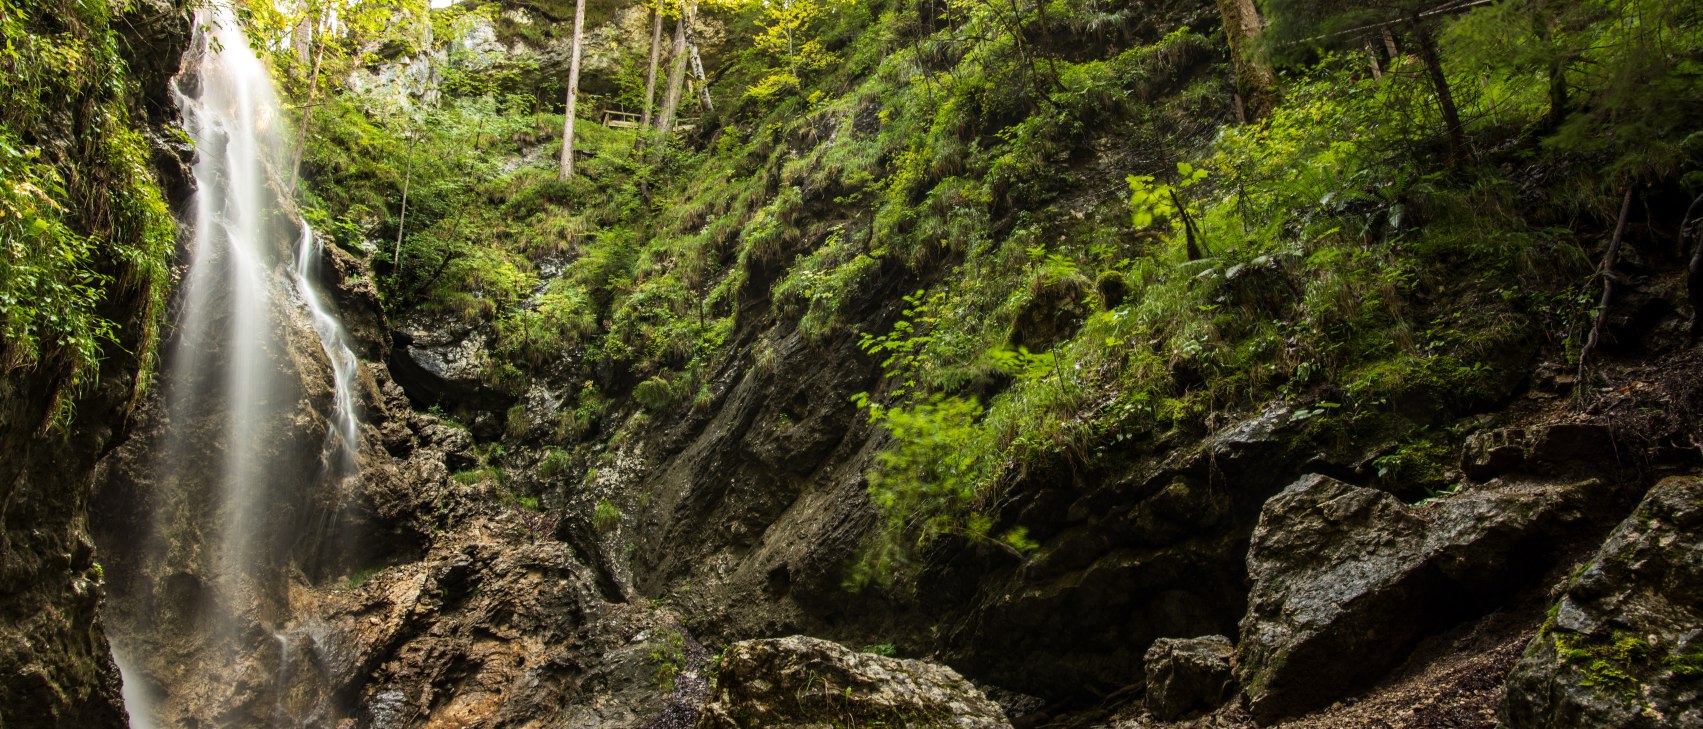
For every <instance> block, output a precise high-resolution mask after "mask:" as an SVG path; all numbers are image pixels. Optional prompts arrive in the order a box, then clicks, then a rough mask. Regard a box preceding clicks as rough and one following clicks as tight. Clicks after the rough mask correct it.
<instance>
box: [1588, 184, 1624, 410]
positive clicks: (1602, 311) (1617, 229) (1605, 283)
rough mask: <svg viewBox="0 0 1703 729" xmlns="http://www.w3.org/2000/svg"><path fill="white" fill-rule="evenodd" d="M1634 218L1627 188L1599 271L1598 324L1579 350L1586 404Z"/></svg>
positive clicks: (1596, 323) (1595, 324) (1593, 326)
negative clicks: (1622, 245)
mask: <svg viewBox="0 0 1703 729" xmlns="http://www.w3.org/2000/svg"><path fill="white" fill-rule="evenodd" d="M1631 216H1632V188H1630V187H1628V188H1626V197H1625V199H1624V200H1622V201H1621V203H1620V220H1619V222H1616V223H1615V224H1614V238H1613V239H1611V240H1610V241H1609V242H1608V252H1607V253H1604V254H1603V257H1602V268H1601V269H1600V270H1598V271H1597V273H1598V274H1599V275H1601V276H1602V301H1600V302H1599V303H1598V304H1597V318H1596V322H1595V323H1593V324H1591V333H1590V336H1589V337H1587V338H1586V339H1585V346H1584V347H1583V348H1581V349H1580V350H1579V379H1578V384H1577V385H1575V387H1578V388H1579V397H1580V402H1581V403H1583V402H1584V394H1585V393H1586V392H1588V391H1589V387H1590V381H1589V380H1586V379H1585V375H1586V373H1587V370H1586V367H1587V366H1589V360H1590V358H1591V353H1592V352H1595V351H1596V349H1597V342H1598V341H1599V340H1600V339H1601V338H1602V328H1603V324H1605V323H1607V322H1608V305H1609V304H1611V303H1613V301H1614V279H1615V277H1616V276H1617V275H1618V274H1616V273H1615V272H1614V264H1615V263H1617V262H1618V261H1619V260H1620V241H1621V240H1623V239H1625V238H1626V221H1627V219H1628V218H1630V217H1631Z"/></svg>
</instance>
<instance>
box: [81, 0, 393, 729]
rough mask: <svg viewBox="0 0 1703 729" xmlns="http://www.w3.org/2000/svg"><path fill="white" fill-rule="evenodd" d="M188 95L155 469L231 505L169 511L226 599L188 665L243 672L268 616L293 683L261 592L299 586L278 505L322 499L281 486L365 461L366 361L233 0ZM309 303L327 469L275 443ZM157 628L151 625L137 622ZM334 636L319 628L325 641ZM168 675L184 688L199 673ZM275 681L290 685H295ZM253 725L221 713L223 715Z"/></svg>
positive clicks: (303, 507) (142, 695)
mask: <svg viewBox="0 0 1703 729" xmlns="http://www.w3.org/2000/svg"><path fill="white" fill-rule="evenodd" d="M177 94H178V102H179V104H180V106H181V108H182V110H183V126H184V129H185V131H187V132H188V134H189V136H190V138H191V139H192V140H193V141H194V143H195V148H196V155H197V157H196V162H195V165H194V176H195V180H196V185H197V192H196V194H195V197H194V199H193V203H192V206H193V207H192V211H191V212H190V213H189V214H188V215H187V216H186V220H185V221H184V222H185V223H186V225H187V227H188V228H189V230H190V231H191V232H192V233H193V238H192V239H191V241H190V243H189V255H190V260H189V267H188V270H187V272H186V274H185V276H184V280H183V282H182V286H183V289H182V291H181V298H180V299H179V302H180V303H179V307H178V320H177V322H176V328H175V335H174V339H173V344H172V349H171V350H170V356H169V357H168V358H167V360H166V361H167V367H166V369H165V371H164V372H163V373H162V374H163V380H164V382H165V389H164V392H165V403H164V404H165V412H166V425H165V428H164V433H163V435H162V437H161V444H160V451H159V458H158V461H159V467H158V469H157V470H158V474H157V477H158V480H159V483H160V484H162V487H164V486H165V485H170V484H177V483H184V482H199V483H207V484H209V485H212V484H216V488H209V489H207V492H206V495H207V496H208V497H216V499H217V502H218V503H217V507H216V508H214V509H200V510H197V509H195V508H193V507H185V506H183V505H182V504H175V505H173V507H172V508H174V509H176V511H175V512H173V513H172V514H170V515H168V516H163V517H158V518H159V519H160V521H161V522H162V523H164V525H163V526H161V527H160V528H162V529H165V530H167V531H172V530H176V531H174V532H173V533H174V534H177V533H183V532H187V533H189V534H191V536H190V537H187V538H181V539H179V540H178V541H177V542H176V543H180V544H181V543H188V544H196V545H198V546H197V549H199V550H201V551H202V552H203V553H204V554H205V556H204V557H199V558H194V557H191V558H189V559H191V560H192V561H193V562H194V563H195V564H197V565H200V566H199V567H198V568H196V569H197V571H198V572H199V573H200V574H201V575H202V579H203V580H204V581H205V582H206V583H207V585H208V587H210V588H211V590H212V593H211V594H212V595H213V598H212V599H211V601H210V602H205V603H204V604H202V605H200V606H198V607H195V608H194V609H195V610H206V611H207V612H208V613H209V614H207V615H205V616H204V619H203V620H202V621H201V622H200V625H202V626H203V627H201V628H199V629H198V630H199V631H201V632H202V633H203V634H202V635H201V636H199V638H198V641H197V642H198V644H199V645H201V646H203V648H201V649H200V653H201V654H207V655H200V656H199V658H202V659H204V660H203V661H202V662H204V663H205V665H202V666H190V667H187V668H183V669H180V670H185V671H187V674H188V676H187V682H188V683H191V684H197V685H202V686H209V685H211V686H218V685H219V684H220V682H221V679H220V676H226V677H228V676H230V675H232V674H231V671H232V670H234V669H232V668H231V667H232V666H235V665H239V664H241V662H243V661H245V660H252V659H253V657H254V656H255V655H259V654H257V653H255V651H256V648H255V646H254V645H252V643H253V641H252V639H251V636H252V635H253V628H255V627H257V625H258V626H259V627H263V628H264V629H266V630H268V631H270V632H271V633H272V634H273V635H275V636H277V637H276V640H277V641H278V646H280V647H278V648H276V649H275V651H276V653H277V656H276V657H275V660H276V661H277V662H278V663H279V664H280V665H277V666H276V667H275V668H276V672H277V673H278V675H279V676H280V677H281V679H280V680H282V677H283V676H286V675H287V670H288V669H290V668H291V666H290V663H291V661H292V660H293V658H292V655H291V651H290V650H289V643H288V639H287V637H286V636H285V635H284V634H282V633H278V632H277V630H278V629H280V628H281V627H282V625H280V624H282V623H284V622H285V621H286V620H289V621H290V622H295V621H294V620H293V618H296V617H299V616H293V615H288V614H287V613H288V612H289V609H285V610H284V612H285V613H286V614H284V615H280V614H279V612H280V611H279V609H277V608H276V607H275V606H262V605H260V604H258V603H260V602H262V597H261V596H268V595H272V596H275V595H282V594H287V593H288V589H287V587H286V586H284V585H283V584H282V581H283V580H285V579H288V578H287V574H288V572H289V569H288V567H287V565H286V564H285V560H286V559H287V558H286V557H284V556H282V555H280V554H278V553H277V545H278V543H279V542H278V534H279V531H278V530H279V527H278V519H279V513H280V512H284V513H298V512H301V513H305V512H309V511H312V510H313V509H315V508H323V505H321V506H319V507H315V506H314V505H312V504H307V503H293V502H289V501H287V499H289V498H291V497H290V496H288V493H296V492H301V493H307V492H309V490H303V489H299V488H298V489H296V492H284V491H278V490H276V489H277V488H278V486H279V483H278V482H279V481H280V479H288V478H290V477H289V476H288V475H284V474H289V473H299V472H302V471H307V472H317V473H318V478H319V479H321V480H323V481H326V482H331V481H335V480H338V479H346V478H349V477H352V476H354V475H356V474H357V473H358V468H359V464H358V458H357V454H358V452H359V447H358V429H359V418H360V414H359V412H358V409H357V398H356V381H357V376H358V363H357V360H356V357H355V354H354V352H353V351H352V350H351V348H350V346H349V337H348V335H347V333H346V332H345V331H344V328H343V325H342V323H341V321H340V320H339V318H338V316H337V314H336V312H335V311H334V310H333V309H332V308H331V307H330V306H329V305H328V303H329V296H328V293H327V291H325V289H324V285H323V283H322V281H321V280H320V279H321V273H322V271H323V270H324V268H325V260H324V257H325V252H324V248H323V244H322V242H321V241H320V239H319V237H318V236H316V235H315V234H314V231H313V229H312V228H311V227H309V226H308V225H307V224H306V222H305V221H302V220H300V219H299V218H294V215H293V213H286V211H288V210H292V209H293V206H292V204H291V203H290V198H292V197H293V194H292V193H293V191H292V190H289V189H287V186H288V183H287V182H286V180H287V179H289V177H290V175H287V174H279V172H280V171H281V170H284V169H285V167H284V166H283V160H285V159H287V155H286V154H285V153H284V152H285V150H286V145H285V141H284V140H285V134H284V133H285V131H286V130H285V128H284V127H285V125H286V124H287V122H286V120H285V118H284V116H283V114H282V111H281V107H280V106H279V103H278V95H277V93H276V91H275V90H274V88H273V83H272V79H271V76H270V74H269V73H268V70H267V68H266V66H265V65H264V64H263V63H262V62H261V60H260V59H259V58H257V57H256V55H255V54H254V52H253V50H252V49H251V48H250V46H249V43H248V39H247V38H246V37H245V36H244V34H243V32H242V30H241V29H240V27H239V26H238V25H237V22H236V20H235V17H234V15H233V11H232V9H231V7H230V6H229V5H228V4H214V5H212V6H209V7H208V9H207V10H206V11H204V12H203V13H202V14H201V15H200V17H199V18H198V24H197V32H196V43H195V46H194V48H193V50H192V51H191V56H190V58H189V65H188V68H187V70H186V71H185V73H184V75H183V77H181V78H180V79H179V81H178V89H177ZM292 218H294V219H292ZM292 241H293V243H294V245H291V243H292ZM292 293H293V294H294V295H293V296H292V295H291V294H292ZM304 308H305V310H306V311H305V314H306V317H305V318H306V320H307V321H308V322H309V323H310V325H311V327H312V329H313V331H314V333H315V334H316V335H317V337H318V341H319V344H320V346H321V347H322V348H323V350H324V353H325V356H326V358H327V359H328V360H329V362H330V365H331V367H330V369H331V375H332V380H333V382H332V383H331V384H332V388H333V392H334V395H335V397H334V402H333V403H332V406H331V408H330V409H329V411H328V412H327V413H326V415H325V417H326V419H327V422H326V423H325V427H326V434H325V441H324V446H323V448H322V451H321V453H320V466H319V467H318V468H317V469H304V468H303V466H304V464H300V463H280V459H288V458H292V457H293V456H291V455H289V454H290V453H291V452H290V451H288V450H286V449H282V448H281V447H280V445H279V443H278V442H277V441H278V438H279V433H281V432H287V431H288V430H289V428H290V427H291V426H292V422H291V420H290V418H292V417H295V415H294V414H293V413H295V412H299V401H300V394H299V393H300V391H301V384H300V379H299V378H300V377H301V376H302V374H301V373H299V372H298V371H296V370H297V369H299V367H296V366H292V365H291V358H290V356H289V348H288V347H287V344H288V343H287V341H286V339H287V338H288V337H289V332H290V325H291V323H292V322H297V321H301V318H302V316H301V315H302V313H304V312H302V309H304ZM291 378H297V380H296V381H295V382H292V381H291ZM322 392H323V391H322ZM190 454H213V455H211V456H210V457H199V458H196V457H190ZM297 460H299V459H297ZM209 470H213V471H214V472H211V473H210V472H208V471H209ZM281 494H284V495H281ZM281 506H282V507H283V508H282V509H281V508H280V507H281ZM184 514H194V515H199V516H198V517H197V518H199V519H200V520H201V521H200V522H198V523H192V524H188V525H187V529H186V528H185V525H184V524H183V521H184V520H185V517H184V516H183V515H184ZM207 522H211V523H207ZM203 535H204V536H203ZM286 536H287V535H286ZM178 549H179V550H180V551H181V548H178ZM146 599H148V600H153V599H154V597H153V596H146ZM165 602H167V603H169V600H167V601H165ZM144 612H146V611H144ZM154 627H155V626H151V625H148V624H146V623H144V624H142V625H139V626H132V630H140V631H144V632H145V631H149V630H151V629H153V628H154ZM321 638H322V637H321V636H314V641H313V644H314V645H318V644H319V643H320V641H321ZM140 650H142V649H141V648H139V647H138V648H133V647H131V646H128V645H126V644H125V642H124V641H121V640H116V639H115V640H114V652H115V654H116V655H115V657H116V658H118V659H119V661H118V662H119V665H120V666H121V667H122V669H123V670H122V673H123V675H124V679H125V683H126V686H125V692H124V696H125V702H126V705H127V707H128V709H129V711H130V714H131V716H132V720H131V726H132V729H144V728H150V727H153V726H154V725H155V724H156V723H157V722H156V720H155V717H158V716H160V715H161V714H160V710H161V709H164V708H166V707H165V706H157V705H155V704H156V703H160V704H164V703H167V702H170V698H159V699H155V698H151V692H150V691H144V690H142V689H141V685H143V684H144V683H146V682H147V680H148V679H151V678H154V679H157V677H145V676H143V675H142V674H141V667H142V666H143V665H145V664H146V661H143V660H140V659H142V658H143V657H144V656H143V655H142V654H135V655H126V653H127V652H133V651H140ZM157 680H166V679H157ZM171 681H172V682H173V683H175V684H178V685H181V684H183V683H184V682H185V681H186V677H185V676H181V675H180V676H177V677H175V678H173V679H171ZM132 684H136V685H134V686H133V685H132ZM224 688H225V689H226V690H237V689H234V688H232V687H230V686H228V685H226V686H225V687H224ZM274 690H275V692H276V693H277V694H279V695H282V694H283V692H284V690H285V687H283V686H280V687H276V688H275V689H274ZM278 714H279V715H286V714H287V712H284V711H283V710H279V712H278ZM243 721H244V720H242V719H231V720H224V719H221V720H220V721H219V723H218V724H217V725H218V726H239V725H242V722H243ZM275 721H276V720H275ZM230 722H236V723H230Z"/></svg>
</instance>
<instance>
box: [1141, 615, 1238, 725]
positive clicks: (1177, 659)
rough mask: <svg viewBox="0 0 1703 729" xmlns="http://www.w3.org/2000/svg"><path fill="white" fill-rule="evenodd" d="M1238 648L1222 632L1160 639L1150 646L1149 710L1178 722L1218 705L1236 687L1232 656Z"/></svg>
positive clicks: (1147, 658)
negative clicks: (1231, 665)
mask: <svg viewBox="0 0 1703 729" xmlns="http://www.w3.org/2000/svg"><path fill="white" fill-rule="evenodd" d="M1235 655H1236V647H1235V646H1233V645H1231V644H1230V639H1229V638H1226V637H1224V636H1222V635H1208V636H1205V637H1201V638H1160V639H1159V640H1156V641H1153V647H1151V648H1148V649H1147V657H1146V667H1147V700H1146V703H1147V711H1148V712H1149V713H1151V714H1153V716H1154V718H1157V719H1161V720H1164V721H1175V720H1177V719H1181V718H1183V717H1184V716H1187V715H1188V714H1189V713H1191V712H1194V711H1200V710H1207V711H1210V710H1212V709H1216V708H1218V706H1219V705H1221V704H1223V703H1224V701H1225V700H1226V699H1228V698H1229V697H1230V694H1231V693H1232V690H1233V688H1234V686H1235V682H1234V679H1232V678H1231V676H1230V659H1231V658H1232V657H1234V656H1235Z"/></svg>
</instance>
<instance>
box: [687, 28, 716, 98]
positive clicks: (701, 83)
mask: <svg viewBox="0 0 1703 729" xmlns="http://www.w3.org/2000/svg"><path fill="white" fill-rule="evenodd" d="M689 47H690V48H691V49H692V75H693V76H694V77H696V78H697V79H698V101H699V102H701V103H702V104H703V105H704V111H705V112H706V113H707V112H711V111H715V105H714V104H713V103H711V101H710V80H709V79H708V78H706V77H705V76H704V59H702V58H699V57H698V44H696V43H692V44H690V46H689Z"/></svg>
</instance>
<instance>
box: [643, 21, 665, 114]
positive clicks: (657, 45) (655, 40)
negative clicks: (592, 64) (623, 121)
mask: <svg viewBox="0 0 1703 729" xmlns="http://www.w3.org/2000/svg"><path fill="white" fill-rule="evenodd" d="M661 60H662V0H655V1H654V2H653V3H652V4H651V6H650V68H649V69H648V70H646V71H645V108H644V116H643V118H642V119H641V120H640V121H639V126H642V127H644V128H646V129H649V128H650V110H651V108H652V107H654V106H656V66H657V64H658V63H659V62H661Z"/></svg>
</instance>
